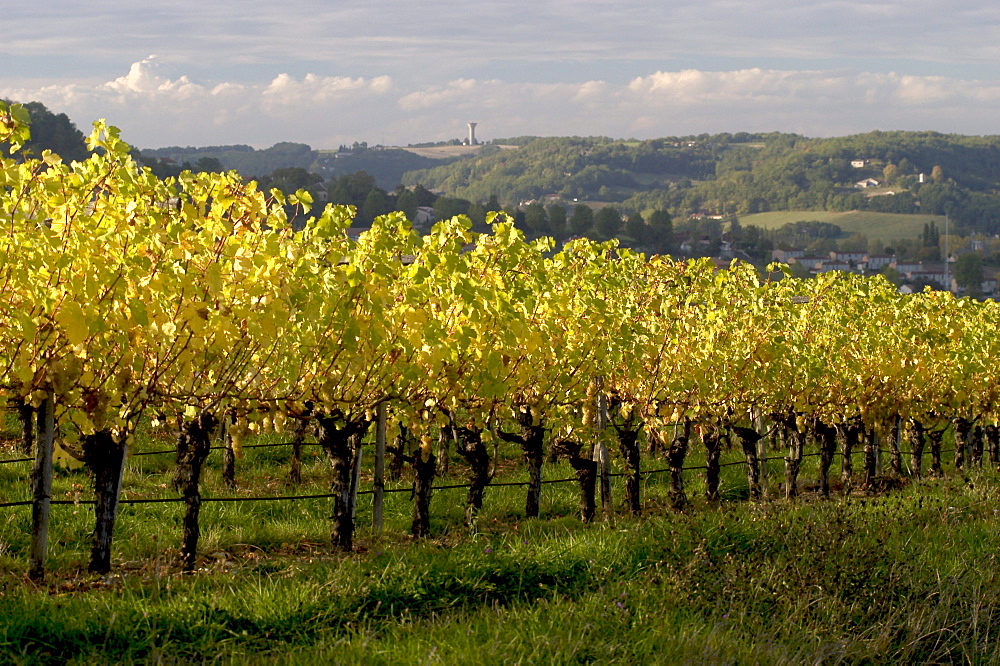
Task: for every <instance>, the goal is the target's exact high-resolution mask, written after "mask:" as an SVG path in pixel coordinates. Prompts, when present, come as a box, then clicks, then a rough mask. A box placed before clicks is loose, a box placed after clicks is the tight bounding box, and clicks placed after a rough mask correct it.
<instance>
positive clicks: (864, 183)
mask: <svg viewBox="0 0 1000 666" xmlns="http://www.w3.org/2000/svg"><path fill="white" fill-rule="evenodd" d="M878 185H879V182H878V181H877V180H875V179H874V178H865V179H864V180H859V181H858V182H856V183H854V187H856V188H858V189H859V190H867V189H868V188H869V187H878Z"/></svg>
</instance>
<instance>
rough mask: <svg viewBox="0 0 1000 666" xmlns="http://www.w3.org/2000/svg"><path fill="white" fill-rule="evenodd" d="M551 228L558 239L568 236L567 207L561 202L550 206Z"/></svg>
mask: <svg viewBox="0 0 1000 666" xmlns="http://www.w3.org/2000/svg"><path fill="white" fill-rule="evenodd" d="M549 229H550V230H551V232H552V235H553V236H555V237H556V238H558V239H562V238H565V237H566V234H567V232H568V231H569V230H568V228H567V219H566V207H565V206H561V205H559V204H552V205H551V206H549Z"/></svg>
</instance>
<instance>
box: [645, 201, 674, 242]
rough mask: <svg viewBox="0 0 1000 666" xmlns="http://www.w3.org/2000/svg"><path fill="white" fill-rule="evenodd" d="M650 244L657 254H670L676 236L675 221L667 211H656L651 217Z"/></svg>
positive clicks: (649, 221)
mask: <svg viewBox="0 0 1000 666" xmlns="http://www.w3.org/2000/svg"><path fill="white" fill-rule="evenodd" d="M648 223H649V230H648V232H647V234H648V239H649V241H648V242H649V243H650V244H651V245H652V246H653V247H654V248H655V249H656V251H657V252H669V251H670V249H671V248H670V245H671V242H672V240H673V234H674V221H673V218H671V217H670V213H668V212H667V211H665V210H662V209H658V210H654V211H653V212H652V213H651V214H650V216H649V220H648Z"/></svg>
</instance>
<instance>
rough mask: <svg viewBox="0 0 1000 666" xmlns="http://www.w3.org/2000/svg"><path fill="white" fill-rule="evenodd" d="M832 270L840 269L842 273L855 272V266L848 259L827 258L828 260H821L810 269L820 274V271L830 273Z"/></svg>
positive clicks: (811, 271)
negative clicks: (835, 259)
mask: <svg viewBox="0 0 1000 666" xmlns="http://www.w3.org/2000/svg"><path fill="white" fill-rule="evenodd" d="M832 271H840V272H842V273H852V272H854V267H853V266H851V264H849V263H847V262H846V261H834V260H827V261H821V262H819V263H818V264H817V265H815V266H814V267H813V268H812V269H811V270H810V273H816V274H819V273H830V272H832Z"/></svg>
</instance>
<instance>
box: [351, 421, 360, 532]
mask: <svg viewBox="0 0 1000 666" xmlns="http://www.w3.org/2000/svg"><path fill="white" fill-rule="evenodd" d="M363 450H364V449H363V447H362V445H361V436H358V441H357V443H356V444H355V446H354V451H355V453H354V469H353V470H352V471H351V497H350V500H349V501H350V511H351V520H352V521H353V520H354V518H355V516H356V515H357V512H358V484H360V483H361V453H362V451H363Z"/></svg>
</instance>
